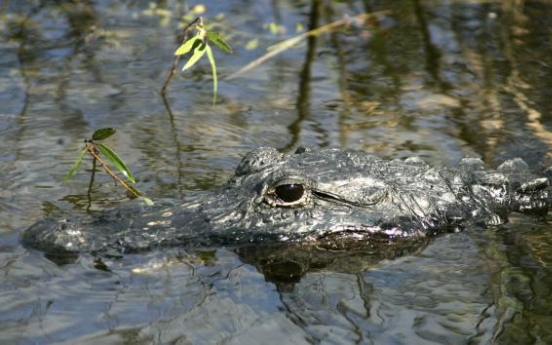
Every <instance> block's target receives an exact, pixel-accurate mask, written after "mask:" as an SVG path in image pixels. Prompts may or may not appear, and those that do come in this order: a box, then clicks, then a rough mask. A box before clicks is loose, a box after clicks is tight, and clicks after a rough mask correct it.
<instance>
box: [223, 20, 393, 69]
mask: <svg viewBox="0 0 552 345" xmlns="http://www.w3.org/2000/svg"><path fill="white" fill-rule="evenodd" d="M388 12H389V11H379V12H373V13H362V14H359V15H356V16H354V17H345V18H343V19H340V20H337V21H335V22H333V23H330V24H327V25H324V26H321V27H319V28H316V29H314V30H310V31H307V32H305V33H302V34H300V35H297V36H294V37H292V38H289V39H287V40H285V41H282V42H280V43H278V44H275V45H273V46H271V47H269V48H268V53H266V54H264V55H263V56H261V57H260V58H258V59H256V60H253V61H252V62H250V63H249V64H247V65H246V66H244V67H242V68H241V69H240V70H239V71H237V72H235V73H233V74H231V75H229V76H228V77H226V78H224V79H225V80H230V79H234V78H236V77H237V76H239V75H241V74H243V73H245V72H248V71H250V70H252V69H254V68H255V67H257V66H259V65H260V64H262V63H264V62H265V61H267V60H269V59H271V58H273V57H274V56H276V55H278V54H280V53H282V52H284V51H286V50H288V49H289V48H291V47H293V46H294V45H296V44H297V43H299V42H301V41H302V40H304V39H306V38H308V37H311V36H319V35H321V34H324V33H327V32H330V31H332V30H335V29H337V28H339V27H342V26H348V25H349V24H350V23H351V22H353V21H362V22H364V21H366V20H368V19H369V18H372V17H374V16H377V15H382V14H386V13H388Z"/></svg>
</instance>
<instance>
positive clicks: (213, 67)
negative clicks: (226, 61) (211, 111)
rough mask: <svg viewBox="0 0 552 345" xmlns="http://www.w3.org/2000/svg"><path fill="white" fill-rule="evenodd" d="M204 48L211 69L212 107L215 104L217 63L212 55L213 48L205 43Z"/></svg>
mask: <svg viewBox="0 0 552 345" xmlns="http://www.w3.org/2000/svg"><path fill="white" fill-rule="evenodd" d="M205 50H206V51H207V58H208V59H209V63H210V64H211V71H212V72H213V107H215V106H216V104H217V88H218V83H217V64H216V63H215V57H214V56H213V50H212V49H211V47H210V46H209V45H208V44H207V45H206V47H205Z"/></svg>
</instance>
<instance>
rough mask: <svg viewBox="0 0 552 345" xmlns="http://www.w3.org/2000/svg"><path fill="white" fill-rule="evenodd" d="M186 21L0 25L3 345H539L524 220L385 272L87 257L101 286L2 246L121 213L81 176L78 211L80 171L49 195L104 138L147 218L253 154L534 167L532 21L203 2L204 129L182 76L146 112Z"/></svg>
mask: <svg viewBox="0 0 552 345" xmlns="http://www.w3.org/2000/svg"><path fill="white" fill-rule="evenodd" d="M197 4H198V2H188V1H171V0H169V1H158V2H151V3H150V2H147V1H101V0H100V1H85V0H83V1H74V2H69V3H67V4H66V3H65V2H60V1H5V2H3V3H1V4H0V11H1V12H0V28H1V29H2V30H1V32H2V34H1V35H0V104H1V107H0V118H1V119H2V121H0V133H1V138H2V140H0V176H2V177H1V178H0V248H1V250H0V273H1V275H2V279H1V280H0V325H1V327H0V339H2V342H6V343H10V344H36V343H40V344H54V343H55V344H59V343H66V344H74V343H79V344H88V343H89V344H96V343H105V344H110V343H111V344H150V343H158V344H168V343H174V344H215V343H216V344H263V343H264V344H282V343H286V344H319V343H320V344H485V343H493V344H494V343H497V344H547V343H552V332H551V331H550V325H551V324H552V312H551V310H552V291H551V287H552V271H551V266H550V265H551V262H552V257H551V256H550V253H552V237H551V235H550V231H551V230H552V228H550V226H549V225H547V224H535V223H534V222H532V221H531V220H529V219H526V218H523V217H514V218H513V219H512V222H511V223H510V224H508V225H506V226H504V227H501V228H499V229H467V230H466V231H464V232H462V233H457V234H447V235H443V236H440V237H437V238H435V239H434V240H432V241H430V242H429V243H423V244H420V245H419V246H416V247H415V248H411V250H408V251H405V252H401V253H395V254H396V255H390V256H386V257H382V256H376V257H374V256H370V255H368V256H367V255H363V254H362V253H357V252H354V251H351V252H345V253H339V255H338V256H339V258H338V259H336V260H333V261H331V263H330V262H329V261H328V260H326V261H324V260H322V261H316V260H313V259H312V257H313V256H310V259H306V257H308V256H307V255H303V254H301V253H304V252H301V251H295V255H298V257H294V260H295V261H294V262H295V264H296V265H297V266H296V267H295V266H293V265H291V264H290V263H289V262H286V265H287V266H286V267H287V268H286V269H285V270H284V271H279V269H281V267H280V266H278V265H266V262H265V261H263V260H261V259H262V258H259V253H256V252H254V251H253V252H251V251H249V252H248V251H241V252H240V251H235V250H233V249H232V248H213V249H212V250H206V251H202V252H189V251H186V250H185V249H184V248H174V249H171V250H167V251H165V252H162V253H161V252H153V253H144V254H140V255H128V256H125V257H123V258H120V259H109V258H108V259H104V263H105V264H106V265H107V267H108V268H109V270H108V271H105V270H101V269H98V268H99V266H98V264H97V262H95V260H96V259H95V258H94V257H93V256H91V255H83V256H81V257H78V258H77V259H76V261H74V262H72V263H69V264H64V265H60V264H59V262H58V263H56V261H55V260H51V258H47V257H45V255H44V254H43V253H41V252H38V251H34V250H29V249H26V248H23V247H22V246H21V244H20V241H19V236H20V234H21V232H22V231H24V229H25V228H26V227H28V226H30V225H31V224H33V223H34V222H35V221H37V220H39V219H42V218H44V217H45V216H47V215H49V214H78V213H84V212H100V211H101V210H102V209H105V208H111V207H116V206H117V205H118V204H121V203H125V202H128V198H127V196H126V193H125V192H124V191H122V190H120V189H119V188H115V187H114V186H113V182H112V181H111V180H110V179H109V178H108V177H106V176H101V175H99V176H96V182H95V184H94V188H93V190H92V191H91V193H90V195H89V194H88V193H87V188H88V183H89V175H88V173H87V172H86V169H85V168H82V169H81V170H80V171H79V173H78V174H77V175H76V176H75V177H74V178H73V179H72V181H71V182H70V183H68V184H62V183H61V180H62V177H63V175H64V174H65V173H66V171H67V170H68V168H69V167H70V165H71V163H72V161H73V160H74V159H75V157H76V156H77V154H78V150H79V147H81V146H82V142H83V139H84V138H87V137H89V136H90V135H91V133H92V132H93V131H94V130H95V129H97V128H100V127H108V126H110V127H114V128H116V129H117V130H118V132H117V134H116V135H115V136H114V137H113V138H110V139H109V141H108V143H109V145H110V146H111V147H113V148H115V149H116V151H117V152H118V153H120V155H121V156H122V157H124V159H125V160H126V162H127V163H128V165H129V166H130V168H131V170H132V171H133V172H134V174H135V175H136V176H137V177H138V183H137V187H138V188H139V189H141V190H143V191H145V192H146V193H147V194H148V196H150V197H151V198H153V199H155V198H174V199H179V198H182V197H184V196H185V195H186V193H188V192H190V191H195V190H204V189H210V188H213V187H214V186H218V185H220V184H222V183H224V181H225V180H226V179H227V178H228V177H229V176H231V174H232V172H233V169H234V167H235V166H236V165H237V164H238V162H239V160H240V158H241V157H242V156H243V155H244V154H245V153H246V152H247V151H248V150H251V149H253V148H255V147H258V146H274V147H277V148H279V149H282V150H283V151H287V152H289V151H292V150H293V149H295V148H296V147H298V146H313V147H342V148H354V149H361V150H364V151H367V152H371V153H374V154H377V155H380V156H382V157H384V158H403V157H410V156H413V155H418V156H421V157H423V158H424V159H425V160H426V161H428V162H429V163H431V164H436V165H439V164H446V165H450V164H455V163H456V162H458V161H459V160H460V159H461V158H463V157H466V156H468V157H479V158H482V159H483V160H484V161H485V162H486V163H487V164H489V165H490V166H497V165H498V164H499V163H501V162H503V161H504V160H506V159H508V158H511V157H516V156H521V157H523V158H524V159H525V160H526V161H527V162H528V163H529V164H530V166H531V167H532V168H533V169H534V170H535V171H536V172H538V171H541V170H542V169H544V168H545V167H547V166H549V165H550V157H549V155H548V152H549V151H550V147H551V145H552V136H551V135H550V127H551V126H552V118H551V116H550V114H552V111H551V110H552V109H551V108H552V103H551V102H550V99H551V96H552V95H551V90H552V85H551V81H552V66H551V64H550V56H552V52H551V49H552V45H550V30H549V28H550V27H551V26H552V8H551V6H552V4H551V3H550V2H549V1H545V0H541V1H537V0H532V1H530V0H525V1H514V0H511V1H510V0H505V1H470V0H460V1H436V0H433V1H432V0H426V1H421V0H408V1H407V0H404V1H345V2H332V1H314V0H313V1H311V2H310V1H293V2H292V1H279V2H274V1H253V2H252V1H239V0H236V1H223V2H213V3H212V4H211V3H206V4H205V5H206V12H205V13H203V14H202V16H203V18H204V20H205V21H206V23H207V24H208V25H213V30H218V31H221V32H224V33H225V34H226V37H227V39H228V40H229V41H230V42H231V44H232V45H233V47H234V50H235V52H234V54H232V55H226V54H224V53H222V52H220V51H216V52H215V54H216V59H217V67H218V71H219V75H220V77H221V78H222V79H221V80H219V92H218V102H217V105H216V108H213V106H212V80H211V77H210V69H209V65H208V63H207V62H206V61H201V62H200V63H199V64H198V65H197V66H195V67H194V68H193V69H191V70H190V71H189V73H185V74H184V75H182V76H177V77H176V78H175V79H174V80H173V81H172V83H171V85H170V86H169V89H168V93H167V101H168V104H169V106H170V109H167V107H166V105H165V104H164V102H163V100H162V98H161V97H160V94H159V91H160V88H161V85H162V84H163V82H164V80H165V77H166V75H167V73H168V71H169V69H170V65H171V63H172V59H173V52H174V50H175V49H176V47H177V42H178V40H179V39H180V36H181V29H182V25H185V24H186V23H188V22H189V21H191V20H192V19H193V18H195V17H196V16H197V13H193V9H194V8H197V7H194V6H195V5H197ZM364 12H374V13H378V14H377V17H376V18H375V19H372V20H370V22H369V23H368V24H362V23H358V22H355V21H353V20H351V22H350V24H349V25H348V26H347V27H346V28H342V29H340V30H337V31H334V32H329V33H326V34H324V35H321V36H319V37H316V38H311V39H309V40H304V41H302V42H301V43H300V44H298V45H297V46H295V47H293V48H292V49H289V50H288V51H286V52H284V53H282V54H280V55H278V56H276V57H274V58H273V59H271V60H269V61H267V62H265V63H263V64H261V65H260V66H259V67H257V68H255V69H253V70H251V71H248V72H246V73H243V74H241V75H239V76H237V77H236V78H233V79H230V80H225V79H224V77H225V76H229V75H231V74H233V73H234V72H236V71H238V70H239V69H240V68H241V67H243V66H245V65H246V64H248V63H249V62H251V61H252V60H254V59H256V58H258V57H260V56H261V55H262V54H264V53H265V52H266V49H267V47H269V46H270V45H272V44H275V43H277V42H280V41H282V40H284V39H286V38H290V37H292V36H294V35H297V34H300V33H301V32H304V31H305V30H307V29H308V28H313V27H319V26H322V25H326V24H329V23H331V22H334V21H338V20H342V19H343V18H345V17H349V18H353V17H354V16H356V15H359V14H361V13H364ZM271 28H272V30H271ZM274 28H276V30H275V29H274ZM255 43H256V44H255ZM86 164H88V169H89V165H90V164H89V162H87V163H86ZM265 254H266V253H265ZM311 254H312V253H311ZM315 254H317V255H318V254H319V253H317V252H316V253H315ZM313 255H314V254H313ZM328 255H330V254H328ZM314 257H315V256H314ZM322 258H323V257H322ZM323 259H324V258H323ZM325 259H327V257H326V258H325ZM282 272H283V275H282ZM286 275H287V276H286ZM286 277H287V278H286Z"/></svg>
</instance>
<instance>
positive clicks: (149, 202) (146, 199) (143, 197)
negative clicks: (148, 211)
mask: <svg viewBox="0 0 552 345" xmlns="http://www.w3.org/2000/svg"><path fill="white" fill-rule="evenodd" d="M140 198H141V199H142V200H144V202H145V203H146V205H148V206H153V205H154V204H155V203H154V202H153V200H151V199H150V198H148V197H145V196H142V197H140Z"/></svg>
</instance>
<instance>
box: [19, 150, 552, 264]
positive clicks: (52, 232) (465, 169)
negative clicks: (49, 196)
mask: <svg viewBox="0 0 552 345" xmlns="http://www.w3.org/2000/svg"><path fill="white" fill-rule="evenodd" d="M545 176H546V175H545ZM550 190H551V188H550V182H549V179H548V178H547V177H538V176H536V175H534V174H532V173H531V172H530V169H529V167H528V165H527V164H526V163H525V162H524V161H523V160H522V159H519V158H516V159H511V160H508V161H506V162H504V163H503V164H501V165H500V166H499V167H498V168H496V169H490V168H488V167H486V165H485V164H484V163H483V161H482V160H480V159H477V158H465V159H463V160H461V161H460V162H459V163H458V164H457V165H455V166H453V167H449V168H447V167H444V168H434V167H430V166H429V165H427V164H426V163H425V162H424V161H423V160H422V159H421V158H419V157H411V158H407V159H404V160H403V159H400V160H399V159H395V160H385V159H382V158H379V157H377V156H375V155H371V154H368V153H365V152H361V151H355V150H350V149H307V148H300V149H297V151H296V152H294V153H290V154H282V153H280V152H279V151H278V150H276V149H274V148H268V147H261V148H258V149H255V150H253V151H251V152H250V153H248V154H247V155H246V156H245V157H244V158H243V159H242V161H241V163H240V164H239V165H238V167H237V168H236V170H235V173H234V175H233V176H232V177H231V178H230V179H229V181H228V182H227V183H226V184H225V185H223V186H222V187H220V188H218V189H215V190H211V191H198V192H195V193H194V194H192V195H190V196H186V198H185V201H180V203H171V202H169V203H164V202H160V203H158V204H157V205H155V206H147V205H144V204H143V203H136V202H130V203H128V204H126V205H124V206H122V207H120V208H117V209H114V210H110V211H105V212H102V213H101V214H99V215H98V214H93V215H84V216H83V215H81V216H73V217H63V218H60V217H52V216H50V217H48V218H45V219H43V220H41V221H39V222H37V223H36V224H35V225H33V226H31V227H30V228H29V229H27V230H26V231H25V232H24V233H23V236H22V239H23V242H24V244H25V245H27V246H30V247H33V248H37V249H40V250H43V251H46V252H50V253H56V252H60V253H83V252H89V253H118V255H122V254H126V253H139V252H142V251H150V250H154V249H158V248H163V247H169V246H171V247H174V246H184V247H186V248H206V247H218V246H225V247H231V246H235V247H239V246H242V245H259V244H275V243H314V244H316V245H319V246H322V247H324V248H330V249H332V248H335V249H339V248H347V246H350V245H357V246H358V245H360V246H371V245H373V244H374V243H384V244H389V245H392V243H394V242H396V241H404V240H409V241H410V240H412V239H417V240H423V239H426V238H430V237H431V236H433V235H436V234H440V233H446V232H456V231H460V230H462V229H464V228H466V227H468V226H485V227H488V226H498V225H501V224H503V223H505V222H507V221H508V216H509V215H510V213H512V212H517V213H522V214H527V215H529V216H531V217H533V218H535V219H543V218H544V217H546V214H547V212H548V209H549V206H550V203H551V200H552V197H551V195H550Z"/></svg>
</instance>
